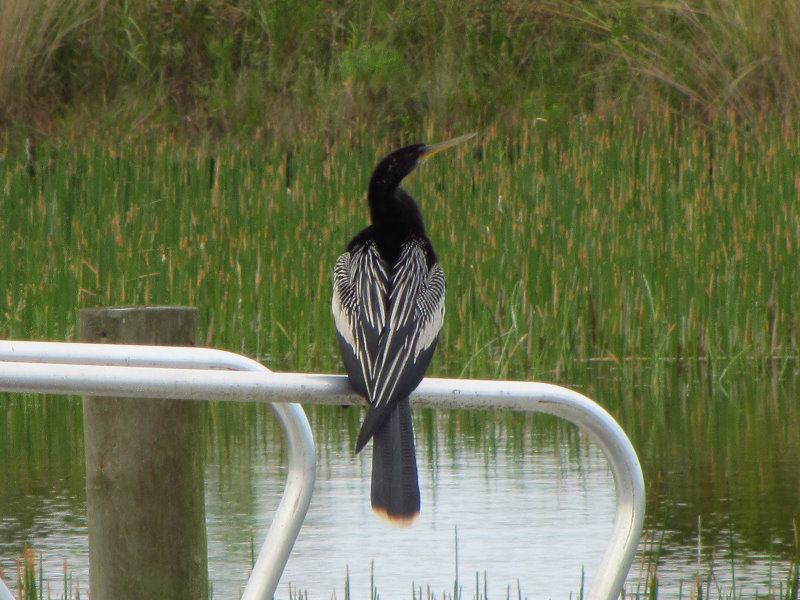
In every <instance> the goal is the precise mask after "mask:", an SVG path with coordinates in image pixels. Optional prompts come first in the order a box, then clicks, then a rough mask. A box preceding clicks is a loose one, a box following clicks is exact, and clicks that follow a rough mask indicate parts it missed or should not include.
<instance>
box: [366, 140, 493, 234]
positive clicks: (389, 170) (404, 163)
mask: <svg viewBox="0 0 800 600" xmlns="http://www.w3.org/2000/svg"><path fill="white" fill-rule="evenodd" d="M476 135H478V134H477V133H468V134H467V135H462V136H460V137H457V138H453V139H452V140H447V141H446V142H440V143H438V144H412V145H410V146H405V147H403V148H400V149H399V150H395V151H394V152H391V153H390V154H387V155H386V156H385V157H384V158H383V159H382V160H381V161H380V162H379V163H378V166H377V167H375V170H374V171H373V172H372V178H371V179H370V181H369V191H368V194H367V198H368V199H369V203H370V207H371V208H372V213H373V221H374V220H375V216H376V210H377V211H378V212H381V211H382V210H384V209H385V208H388V205H389V204H391V202H392V201H393V199H394V198H395V190H396V189H397V188H398V186H399V185H400V182H401V181H403V178H404V177H405V176H406V175H408V174H409V173H411V171H413V170H414V169H416V168H417V166H419V165H420V164H422V163H424V162H425V161H426V160H428V159H429V158H430V157H431V156H433V155H434V154H438V153H439V152H442V151H443V150H447V149H448V148H452V147H453V146H456V145H457V144H460V143H462V142H466V141H467V140H469V139H471V138H473V137H475V136H476Z"/></svg>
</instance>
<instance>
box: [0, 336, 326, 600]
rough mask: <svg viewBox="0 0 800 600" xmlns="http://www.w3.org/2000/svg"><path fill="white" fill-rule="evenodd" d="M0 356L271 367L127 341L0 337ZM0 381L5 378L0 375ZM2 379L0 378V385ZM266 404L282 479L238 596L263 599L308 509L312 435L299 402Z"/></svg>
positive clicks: (208, 351) (220, 353)
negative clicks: (278, 443) (282, 450)
mask: <svg viewBox="0 0 800 600" xmlns="http://www.w3.org/2000/svg"><path fill="white" fill-rule="evenodd" d="M0 361H13V362H20V361H23V362H34V363H41V364H42V365H43V366H44V365H47V367H49V366H50V365H73V367H74V366H77V365H94V366H101V367H102V366H120V365H125V366H130V367H132V366H137V367H151V368H152V367H154V368H166V367H172V368H180V369H216V370H235V371H253V372H260V373H271V371H270V370H269V369H267V368H266V367H265V366H264V365H262V364H261V363H259V362H256V361H255V360H252V359H250V358H247V357H245V356H242V355H240V354H234V353H232V352H226V351H224V350H216V349H213V348H186V347H179V348H174V347H169V346H140V345H127V344H102V345H101V344H84V343H74V344H73V343H63V342H8V341H0ZM221 372H224V371H221ZM2 381H4V379H3V378H2V376H0V382H2ZM2 385H3V384H2V383H0V387H2ZM270 406H271V408H272V410H273V412H274V413H275V416H276V417H277V418H278V422H279V423H280V425H281V429H282V431H283V437H284V441H285V443H286V454H287V463H288V467H287V475H286V485H285V487H284V490H283V496H282V497H281V501H280V503H279V504H278V508H277V509H276V511H275V516H274V517H273V519H272V524H271V525H270V528H269V531H268V532H267V537H266V538H265V540H264V543H263V544H262V546H261V550H260V551H259V553H258V558H257V559H256V564H255V565H254V566H253V571H252V573H251V574H250V578H249V579H248V581H247V585H246V587H245V590H244V594H243V595H242V599H243V600H268V599H271V598H272V597H273V595H274V594H275V590H276V589H277V587H278V582H279V581H280V577H281V574H282V573H283V569H284V568H285V567H286V562H287V561H288V560H289V554H290V553H291V551H292V547H293V546H294V542H295V540H296V539H297V535H298V533H299V532H300V527H302V525H303V520H304V519H305V516H306V512H307V511H308V505H309V503H310V502H311V496H312V493H313V490H314V480H315V477H316V464H317V463H316V461H317V458H316V452H315V449H314V439H313V437H312V435H311V427H310V425H309V423H308V419H307V418H306V414H305V412H304V411H303V408H302V407H301V406H300V405H299V404H288V403H273V404H270ZM4 587H5V585H4V584H3V583H2V579H0V600H5V599H4V597H3V588H4ZM9 593H10V592H9ZM11 600H13V597H12V599H11Z"/></svg>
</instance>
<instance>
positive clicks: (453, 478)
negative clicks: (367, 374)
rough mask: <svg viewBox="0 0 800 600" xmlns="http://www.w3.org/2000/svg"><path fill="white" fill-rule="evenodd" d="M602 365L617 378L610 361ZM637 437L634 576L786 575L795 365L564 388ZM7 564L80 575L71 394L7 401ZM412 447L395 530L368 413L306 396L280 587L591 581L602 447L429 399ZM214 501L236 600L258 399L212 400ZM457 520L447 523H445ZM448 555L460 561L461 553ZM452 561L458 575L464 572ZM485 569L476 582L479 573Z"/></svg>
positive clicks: (543, 593) (599, 533) (221, 587)
mask: <svg viewBox="0 0 800 600" xmlns="http://www.w3.org/2000/svg"><path fill="white" fill-rule="evenodd" d="M612 375H613V376H612ZM573 387H576V388H578V389H580V390H581V391H584V392H586V393H587V394H588V395H590V396H591V397H594V398H596V399H598V400H599V401H600V402H601V404H604V405H605V406H606V407H607V408H608V409H609V410H610V411H611V412H612V414H613V415H614V416H615V417H616V418H617V419H618V420H619V421H620V423H621V424H622V426H623V428H624V429H625V430H626V431H627V432H628V434H629V436H630V437H631V440H632V442H633V443H634V446H635V447H636V448H637V452H638V453H639V456H640V460H641V461H642V465H643V469H644V474H645V483H646V488H647V494H648V501H647V511H648V513H647V517H646V521H645V533H646V537H645V540H644V541H643V543H642V544H641V545H640V549H639V556H638V558H637V560H636V562H635V563H634V566H633V568H632V569H631V573H630V575H629V578H628V583H627V588H628V592H629V593H630V594H633V593H634V592H636V591H637V590H642V589H644V582H645V581H646V579H647V577H648V575H649V574H652V572H653V571H654V570H655V567H656V566H657V575H658V585H659V593H660V594H661V596H662V597H676V598H677V597H679V596H681V595H682V596H683V597H689V596H690V592H691V593H695V590H696V588H697V586H698V585H699V586H701V587H702V588H703V594H704V595H705V596H706V597H711V598H715V597H722V596H724V595H726V594H730V593H731V592H734V591H735V593H736V594H737V597H738V596H739V595H740V594H742V595H743V597H755V595H756V593H761V594H772V595H773V596H777V590H778V589H779V588H781V587H782V588H783V589H784V590H785V589H786V587H787V585H791V583H790V568H791V564H792V561H794V560H796V556H797V554H796V550H797V544H796V541H795V540H796V527H797V520H798V516H799V515H800V497H799V495H798V493H797V491H798V489H800V473H799V472H798V469H797V465H798V464H800V436H798V434H797V431H800V425H799V421H800V416H799V415H798V413H799V412H800V407H799V406H798V404H800V403H798V394H797V369H796V365H795V366H792V367H790V368H789V369H788V370H784V371H781V372H780V373H778V374H776V375H773V376H767V375H764V374H762V375H761V376H760V377H753V376H751V374H750V373H749V372H747V371H746V370H745V371H742V372H740V373H739V374H738V375H736V376H734V374H732V373H730V372H726V373H722V374H720V373H719V372H717V373H713V374H710V375H709V374H706V375H705V376H698V374H696V373H695V374H688V375H687V374H686V373H682V372H675V373H673V372H659V373H657V377H653V373H644V374H642V373H627V374H626V373H622V376H620V373H610V372H608V370H607V369H605V368H600V369H592V370H591V372H590V373H588V374H587V376H586V378H585V382H584V383H582V384H579V385H575V386H573ZM0 415H2V416H3V418H4V419H5V420H4V422H3V421H0V429H2V431H3V435H2V436H0V480H2V481H4V482H10V484H6V485H4V486H3V487H2V488H0V507H2V510H1V512H0V568H2V569H4V572H5V573H6V575H7V576H8V574H9V573H11V579H12V580H14V579H15V577H16V576H15V565H16V560H17V558H18V557H19V556H20V555H21V552H22V547H23V544H24V543H27V544H29V545H32V546H33V547H34V548H35V549H36V552H37V556H38V555H41V561H42V567H43V571H44V573H45V577H46V580H47V582H48V585H49V588H50V590H51V592H52V594H53V597H58V596H59V595H63V588H64V583H63V572H64V563H65V562H66V565H67V570H68V572H69V573H70V574H71V577H72V585H73V589H74V587H75V586H80V587H81V589H82V590H83V591H84V592H85V590H86V582H87V581H88V565H87V556H88V552H87V549H86V509H85V492H84V489H83V485H84V480H83V469H82V441H81V440H82V435H81V427H80V404H79V402H78V401H76V400H73V399H64V398H48V399H46V400H39V399H31V398H20V397H5V398H4V399H0ZM418 417H419V418H418V420H417V442H418V462H419V469H420V486H421V490H422V514H421V517H420V519H419V521H418V522H417V523H416V524H415V525H414V526H413V527H411V528H409V529H403V530H401V529H394V528H392V527H390V526H388V525H386V524H384V523H383V522H382V521H380V520H378V519H377V518H376V517H375V516H374V515H373V514H372V512H371V510H370V508H369V473H370V463H369V454H368V451H365V453H364V454H362V455H360V456H358V457H355V456H353V455H352V452H351V449H350V448H351V445H352V437H353V436H354V434H355V432H356V431H357V427H358V421H359V413H358V411H355V410H353V409H349V410H340V409H316V410H315V411H313V412H312V414H311V419H312V427H313V429H314V431H315V439H316V442H317V444H318V453H319V456H318V464H319V468H318V475H317V485H316V489H315V494H314V497H313V499H312V503H311V507H310V510H309V514H308V517H307V519H306V522H305V524H304V526H303V529H302V530H301V533H300V537H299V538H298V541H297V544H296V545H295V548H294V551H293V553H292V557H291V558H290V561H289V564H288V566H287V568H286V571H285V572H284V575H283V578H282V580H281V584H280V587H279V589H278V594H277V596H276V597H277V598H288V597H289V586H290V585H291V588H292V590H298V589H299V590H306V591H308V594H309V597H310V598H333V597H336V598H343V597H344V589H345V577H346V576H349V580H350V590H351V593H352V595H353V596H354V597H356V598H360V597H368V594H369V589H370V581H371V580H372V581H374V585H375V587H376V589H377V591H378V593H379V594H380V597H381V598H389V599H392V598H410V597H411V588H412V585H414V586H415V587H416V588H417V589H418V590H419V589H420V588H421V589H422V591H423V594H424V593H425V592H426V591H427V589H428V588H429V589H430V591H431V592H432V593H434V594H435V595H436V597H438V598H441V597H442V595H443V593H445V592H447V593H452V591H453V586H454V582H455V581H456V577H457V578H458V583H459V586H460V587H461V588H462V589H463V596H462V597H464V598H472V597H473V595H474V591H475V588H476V582H475V577H476V573H478V574H479V583H478V586H479V588H480V590H481V592H483V590H484V585H485V586H486V588H485V589H486V590H487V591H488V594H489V597H490V598H505V597H506V593H507V591H508V590H510V592H511V596H512V597H517V586H519V590H520V591H521V594H522V597H528V598H554V599H555V598H564V599H566V598H570V594H571V595H572V597H573V598H574V597H576V594H577V592H578V590H579V589H580V584H581V576H582V572H583V573H585V580H586V585H588V583H589V582H590V581H591V578H592V576H593V574H594V571H595V569H596V567H597V564H598V563H599V560H600V556H601V554H602V551H603V548H604V546H605V542H606V539H607V537H608V534H609V532H610V529H611V522H612V518H613V511H614V498H613V483H612V478H611V474H610V472H609V470H608V467H607V465H606V463H605V461H604V459H603V457H602V455H601V453H600V451H599V450H598V449H597V448H596V447H595V446H594V445H593V444H591V443H588V442H587V440H586V439H585V438H584V437H583V436H582V435H581V434H580V433H578V432H577V431H576V430H575V429H574V428H573V427H571V426H568V425H565V424H559V423H558V422H556V421H555V420H554V419H551V418H548V417H541V416H538V417H531V416H528V417H520V416H513V415H493V414H491V413H458V412H447V411H443V412H435V411H423V412H421V413H420V414H418ZM209 423H210V425H209V427H210V434H209V436H208V439H209V446H208V452H207V455H208V460H207V469H206V508H207V519H208V527H207V530H208V548H209V569H210V575H211V580H212V582H213V586H214V597H215V598H236V597H238V595H239V593H240V592H241V590H242V588H243V586H244V584H245V582H246V580H247V577H248V574H249V565H250V564H251V551H252V548H253V544H255V549H256V551H257V550H258V548H259V547H260V544H261V542H262V540H263V538H264V535H265V532H266V529H267V527H268V525H269V521H270V518H271V515H272V512H273V511H274V509H275V507H276V506H277V504H278V501H279V498H280V494H281V493H282V486H283V481H284V478H285V472H284V466H283V462H284V461H283V458H282V457H281V452H280V449H279V445H280V442H279V439H280V435H279V431H278V428H277V426H276V425H275V423H274V421H273V419H272V418H271V415H270V413H269V411H268V410H266V409H265V408H263V407H253V406H239V405H224V406H219V405H218V406H217V407H215V408H213V409H211V410H210V419H209ZM456 529H457V534H456ZM456 551H457V553H458V561H457V562H456ZM456 564H457V569H458V572H457V573H456ZM484 574H485V578H486V579H485V582H484Z"/></svg>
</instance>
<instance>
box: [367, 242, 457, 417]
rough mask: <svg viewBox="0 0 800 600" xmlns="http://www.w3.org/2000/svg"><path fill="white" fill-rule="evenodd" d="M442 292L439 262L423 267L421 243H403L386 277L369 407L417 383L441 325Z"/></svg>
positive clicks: (398, 395) (391, 398)
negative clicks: (385, 319) (383, 315)
mask: <svg viewBox="0 0 800 600" xmlns="http://www.w3.org/2000/svg"><path fill="white" fill-rule="evenodd" d="M444 291H445V290H444V272H443V271H442V268H441V267H440V266H439V265H438V264H434V266H433V268H431V269H430V270H429V269H428V265H427V258H426V254H425V249H424V247H423V245H422V243H421V242H418V241H412V242H409V243H407V244H404V246H403V249H402V251H401V253H400V256H399V258H398V260H397V261H396V262H395V265H394V268H393V270H392V273H391V291H390V293H389V302H388V322H387V324H386V328H385V330H384V335H383V337H382V339H381V342H380V353H379V354H378V356H377V360H376V361H375V364H374V365H373V370H372V386H371V389H370V398H369V399H370V403H371V404H372V405H373V406H374V407H380V406H381V405H383V404H384V403H390V402H391V401H392V400H394V399H396V398H399V397H401V396H406V395H408V394H409V393H410V392H411V391H412V390H413V389H414V388H415V387H417V385H419V382H420V381H421V380H422V377H423V375H424V374H425V370H426V369H427V368H428V362H429V361H430V356H431V353H427V352H425V353H424V351H425V350H427V349H429V348H430V349H432V347H433V345H434V344H435V343H436V340H437V336H438V334H439V330H440V329H441V327H442V320H443V317H444ZM421 357H422V358H424V360H420V359H421Z"/></svg>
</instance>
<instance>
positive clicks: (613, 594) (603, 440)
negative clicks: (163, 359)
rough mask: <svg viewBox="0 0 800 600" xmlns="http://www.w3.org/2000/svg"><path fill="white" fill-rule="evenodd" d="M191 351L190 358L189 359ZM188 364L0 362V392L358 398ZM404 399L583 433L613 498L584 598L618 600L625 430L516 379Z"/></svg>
mask: <svg viewBox="0 0 800 600" xmlns="http://www.w3.org/2000/svg"><path fill="white" fill-rule="evenodd" d="M9 343H11V344H18V342H0V360H3V359H4V358H5V357H6V356H7V355H8V352H6V350H8V348H6V346H5V345H4V344H9ZM70 346H75V345H74V344H70ZM78 346H91V344H79V345H78ZM114 348H124V347H123V346H116V345H115V346H103V349H104V352H105V350H106V349H108V350H113V349H114ZM131 348H140V349H141V348H151V347H143V346H133V347H131ZM78 350H81V349H78ZM180 350H187V351H190V352H189V353H188V354H187V357H186V361H187V364H188V363H192V361H194V360H196V361H197V363H196V364H199V362H201V358H202V357H203V355H202V353H203V352H210V350H208V349H202V348H186V349H183V348H181V349H178V348H171V349H166V348H161V349H159V350H158V351H157V353H160V352H170V351H172V352H178V351H180ZM119 351H120V352H121V350H119ZM194 352H197V355H196V357H194V358H192V356H191V354H192V353H194ZM211 352H215V351H211ZM17 358H22V359H23V360H27V359H29V358H30V356H29V355H28V354H26V352H19V353H17ZM245 360H249V359H245ZM189 368H190V370H186V369H170V368H159V369H152V368H143V367H134V366H129V367H108V366H82V367H81V368H80V369H75V368H74V366H69V365H57V364H56V365H54V364H48V365H42V364H24V363H17V364H16V365H11V364H8V363H6V364H4V363H2V362H0V389H6V390H13V391H25V392H45V393H63V394H83V395H114V396H129V397H142V398H152V397H162V398H174V399H203V398H213V399H216V400H237V401H250V402H278V403H280V402H289V401H293V402H298V403H316V404H334V405H341V404H362V403H363V399H362V398H360V397H359V396H357V395H355V394H354V393H353V392H352V391H351V390H350V386H349V385H348V383H347V378H346V377H345V376H339V375H307V374H300V373H270V374H266V373H263V372H262V373H255V372H220V371H212V370H203V371H198V370H195V369H194V368H192V367H189ZM411 402H412V405H413V406H418V407H420V406H425V407H435V408H459V409H477V410H514V411H530V412H543V413H547V414H551V415H555V416H558V417H561V418H564V419H567V420H568V421H570V422H572V423H574V424H575V425H577V426H578V427H579V428H580V429H581V430H583V431H585V432H586V433H587V434H588V435H589V437H590V438H591V439H592V440H593V441H594V442H596V443H597V444H598V445H599V446H600V448H601V449H602V451H603V453H604V455H605V456H606V459H607V460H608V461H609V464H610V466H611V471H612V474H613V477H614V485H615V491H616V496H617V507H616V515H615V519H614V525H613V529H612V534H611V539H610V540H609V542H608V544H607V546H606V550H605V553H604V554H603V558H602V561H601V564H600V567H599V569H598V573H597V575H596V576H595V578H594V580H593V581H592V583H591V586H590V588H589V592H588V595H587V597H588V598H589V599H591V600H614V599H616V598H617V597H618V595H619V593H620V591H621V590H622V586H623V584H624V581H625V577H626V575H627V573H628V570H629V569H630V566H631V564H632V563H633V559H634V556H635V553H636V548H637V546H638V543H639V539H640V537H641V533H642V527H643V522H644V500H645V492H644V479H643V476H642V471H641V466H640V465H639V460H638V458H637V456H636V452H635V451H634V449H633V446H632V445H631V443H630V440H629V439H628V437H627V436H626V435H625V432H624V431H623V430H622V429H621V428H620V426H619V425H618V424H617V422H616V421H615V420H614V419H613V418H612V417H611V415H609V414H608V412H606V411H605V410H604V409H603V408H602V407H600V406H599V405H598V404H596V403H595V402H593V401H592V400H590V399H589V398H587V397H586V396H584V395H582V394H579V393H578V392H575V391H572V390H569V389H567V388H563V387H560V386H556V385H551V384H545V383H532V382H524V381H481V380H460V379H433V378H427V379H424V380H423V381H422V383H421V384H420V386H419V387H418V388H417V390H416V391H415V392H414V393H413V394H412V395H411ZM270 533H271V530H270ZM260 558H261V557H260V556H259V559H260ZM259 562H260V561H259ZM258 566H259V563H257V567H258ZM254 572H255V571H254ZM248 587H249V586H248ZM245 594H246V595H245V597H246V598H247V600H254V599H255V598H258V596H256V595H247V590H246V592H245ZM253 594H255V592H254V593H253ZM261 598H268V596H267V597H265V596H262V597H261Z"/></svg>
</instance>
